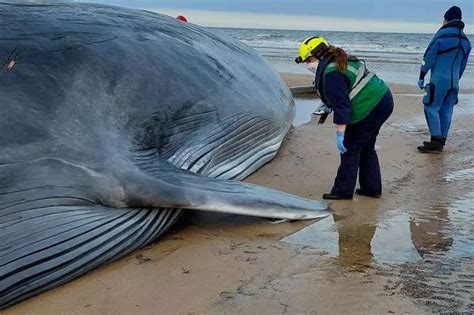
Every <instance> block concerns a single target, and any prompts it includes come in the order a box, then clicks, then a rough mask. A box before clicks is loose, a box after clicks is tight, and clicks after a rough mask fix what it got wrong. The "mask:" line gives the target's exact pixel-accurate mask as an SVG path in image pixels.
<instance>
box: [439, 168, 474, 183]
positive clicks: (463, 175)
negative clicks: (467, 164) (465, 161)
mask: <svg viewBox="0 0 474 315" xmlns="http://www.w3.org/2000/svg"><path fill="white" fill-rule="evenodd" d="M471 179H474V167H473V168H468V169H465V170H460V171H456V172H451V173H449V174H447V175H446V176H445V177H444V180H445V181H447V182H448V183H450V182H454V181H459V180H471Z"/></svg>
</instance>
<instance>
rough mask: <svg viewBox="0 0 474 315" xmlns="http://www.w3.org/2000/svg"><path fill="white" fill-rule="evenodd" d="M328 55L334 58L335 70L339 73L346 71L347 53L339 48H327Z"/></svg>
mask: <svg viewBox="0 0 474 315" xmlns="http://www.w3.org/2000/svg"><path fill="white" fill-rule="evenodd" d="M328 53H329V54H331V55H332V56H333V57H334V58H335V62H336V69H337V70H339V71H340V72H344V71H346V70H347V59H348V56H347V53H346V52H345V51H344V50H343V49H342V48H339V47H335V46H329V49H328Z"/></svg>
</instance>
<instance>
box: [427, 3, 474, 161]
mask: <svg viewBox="0 0 474 315" xmlns="http://www.w3.org/2000/svg"><path fill="white" fill-rule="evenodd" d="M461 19H462V12H461V9H460V8H459V7H456V6H453V7H451V8H450V9H449V10H448V11H446V13H445V15H444V23H443V26H442V27H441V28H440V29H439V31H438V32H437V33H436V34H435V36H434V37H433V39H432V40H431V42H430V44H429V45H428V48H426V52H425V54H424V56H423V64H422V66H421V69H420V77H419V80H418V86H419V87H420V89H423V88H424V89H425V96H424V97H423V104H424V105H425V116H426V120H427V122H428V128H429V130H430V134H431V140H430V141H425V142H424V143H423V145H422V146H419V147H418V150H419V151H420V152H422V153H439V152H442V151H443V147H444V145H445V144H446V138H447V137H448V131H449V127H450V125H451V118H452V115H453V108H454V105H455V104H456V103H457V99H458V91H459V79H460V78H461V77H462V75H463V73H464V70H465V69H466V65H467V60H468V58H469V53H470V51H471V43H470V42H469V39H468V38H467V37H466V35H465V34H464V32H463V29H464V23H463V22H462V21H461ZM428 71H431V77H430V83H429V84H427V85H426V86H424V79H425V76H426V73H427V72H428Z"/></svg>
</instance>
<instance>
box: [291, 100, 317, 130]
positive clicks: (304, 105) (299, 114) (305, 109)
mask: <svg viewBox="0 0 474 315" xmlns="http://www.w3.org/2000/svg"><path fill="white" fill-rule="evenodd" d="M295 105H296V113H295V118H294V119H293V127H298V126H301V125H304V124H307V123H309V122H310V121H311V115H312V114H313V112H314V111H315V110H316V108H318V106H319V105H321V100H320V99H303V98H295Z"/></svg>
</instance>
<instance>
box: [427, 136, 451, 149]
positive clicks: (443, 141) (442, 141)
mask: <svg viewBox="0 0 474 315" xmlns="http://www.w3.org/2000/svg"><path fill="white" fill-rule="evenodd" d="M440 140H441V143H442V144H443V147H444V146H445V145H446V138H443V137H441V138H440ZM430 142H433V137H431V141H423V145H427V144H428V143H430Z"/></svg>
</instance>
